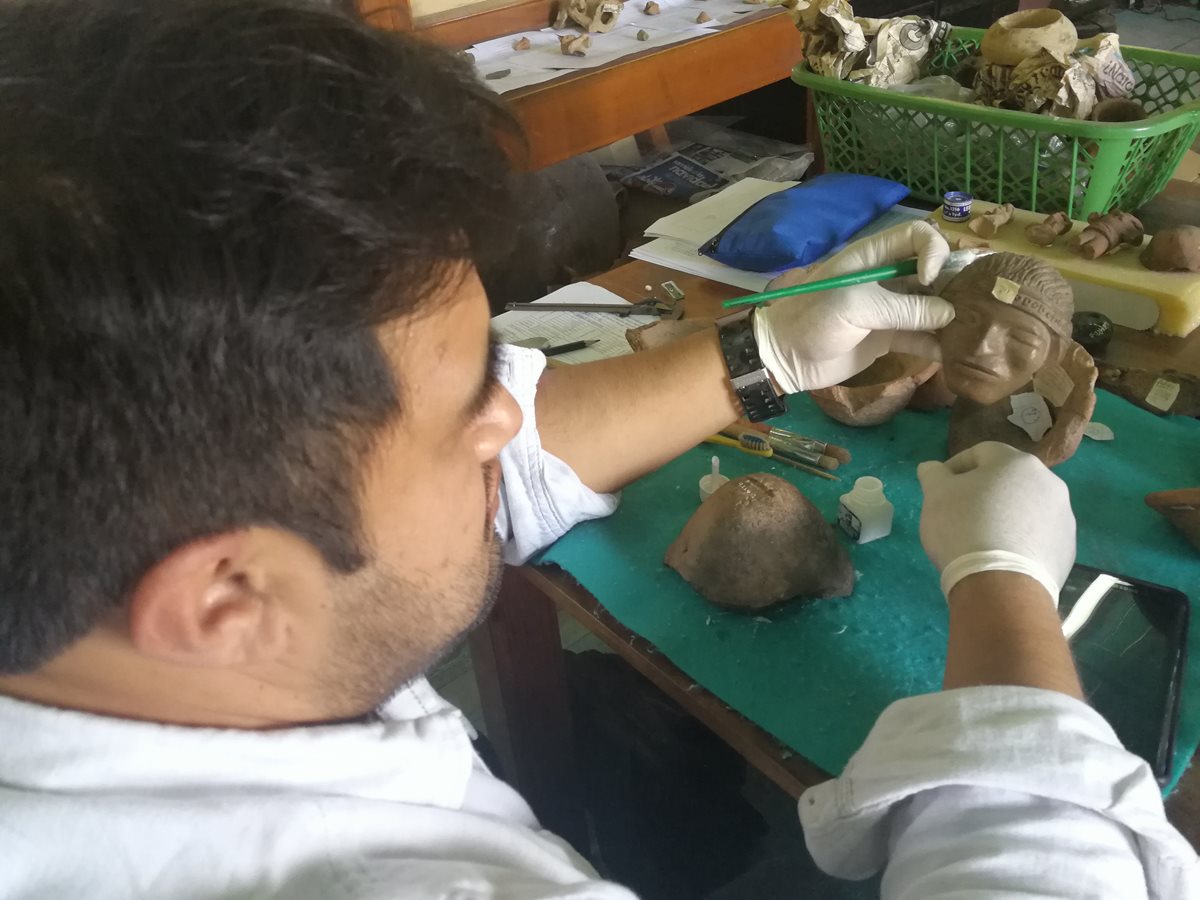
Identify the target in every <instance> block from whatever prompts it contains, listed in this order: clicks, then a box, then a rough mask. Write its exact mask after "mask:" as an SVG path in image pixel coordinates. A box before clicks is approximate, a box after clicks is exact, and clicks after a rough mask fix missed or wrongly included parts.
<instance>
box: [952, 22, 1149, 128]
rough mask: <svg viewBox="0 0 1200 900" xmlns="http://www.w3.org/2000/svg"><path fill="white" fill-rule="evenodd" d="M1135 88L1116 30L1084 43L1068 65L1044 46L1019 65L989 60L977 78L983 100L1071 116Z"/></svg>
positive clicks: (1079, 115) (1083, 115) (1082, 115)
mask: <svg viewBox="0 0 1200 900" xmlns="http://www.w3.org/2000/svg"><path fill="white" fill-rule="evenodd" d="M1133 87H1134V76H1133V70H1132V69H1131V68H1130V67H1129V64H1128V63H1127V62H1125V59H1124V57H1122V56H1121V48H1120V43H1119V39H1118V38H1117V36H1116V35H1115V34H1101V35H1097V36H1096V37H1095V38H1092V39H1091V40H1089V41H1086V42H1083V43H1081V44H1080V46H1079V47H1078V48H1077V49H1076V51H1075V52H1074V53H1073V54H1072V55H1071V58H1070V60H1069V61H1068V63H1067V64H1066V65H1064V64H1063V63H1062V62H1060V61H1059V60H1057V59H1055V58H1054V57H1053V56H1051V55H1050V54H1049V53H1047V52H1045V51H1043V52H1041V53H1039V54H1038V55H1037V56H1031V57H1030V58H1029V59H1026V60H1022V61H1021V62H1020V63H1018V64H1017V65H1015V66H999V65H995V64H990V63H985V64H984V65H982V66H980V68H979V72H978V74H977V75H976V77H975V90H976V91H977V92H978V94H979V102H980V103H983V104H985V105H987V106H999V107H1004V108H1007V109H1020V110H1024V111H1025V112H1031V113H1043V114H1045V115H1050V116H1059V117H1062V118H1068V119H1086V118H1087V117H1088V116H1090V115H1091V114H1092V110H1093V109H1094V108H1095V106H1096V103H1098V102H1099V101H1100V100H1105V99H1108V98H1111V97H1128V96H1129V95H1130V94H1131V93H1133Z"/></svg>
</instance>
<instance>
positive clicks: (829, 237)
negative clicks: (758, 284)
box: [700, 172, 908, 272]
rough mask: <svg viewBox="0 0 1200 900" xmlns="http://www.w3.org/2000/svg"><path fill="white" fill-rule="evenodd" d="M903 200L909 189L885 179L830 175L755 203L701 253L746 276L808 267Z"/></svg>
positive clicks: (869, 176) (722, 230) (710, 240)
mask: <svg viewBox="0 0 1200 900" xmlns="http://www.w3.org/2000/svg"><path fill="white" fill-rule="evenodd" d="M907 196H908V188H906V187H905V186H904V185H902V184H898V183H897V182H895V181H888V180H887V179H886V178H876V177H875V176H873V175H853V174H850V173H846V172H829V173H826V174H824V175H818V176H817V177H816V178H813V179H811V180H809V181H806V182H804V184H798V185H796V186H795V187H792V188H788V189H787V190H786V191H779V192H778V193H774V194H771V195H770V196H768V197H764V198H763V199H761V200H759V201H758V202H757V203H755V204H754V205H753V206H751V207H750V208H749V209H747V210H746V211H745V212H744V213H742V214H741V215H740V216H738V217H737V218H736V219H734V220H733V221H732V222H730V223H729V224H728V225H726V226H725V227H724V228H723V229H721V231H720V232H718V233H717V234H716V235H715V236H714V237H712V238H710V239H709V240H708V241H707V242H705V243H704V244H702V245H701V247H700V252H701V253H702V254H703V255H704V256H707V257H709V258H711V259H715V260H716V261H717V262H722V263H725V265H727V266H733V267H734V268H735V269H745V270H747V271H749V272H779V271H781V270H783V269H790V268H793V267H795V266H806V265H808V264H809V263H810V262H814V261H815V260H818V259H820V258H821V257H822V256H824V255H825V254H826V253H828V252H829V251H830V250H832V249H833V248H835V247H837V246H840V245H841V244H844V243H845V242H846V241H847V240H849V239H850V237H851V236H852V235H853V234H854V233H855V232H857V231H860V230H861V229H863V228H865V227H866V226H867V225H869V224H870V223H871V222H873V221H874V220H875V219H877V218H879V217H880V216H881V215H883V214H884V213H885V212H887V210H889V209H891V208H892V207H893V206H895V205H896V204H897V203H899V202H900V201H901V200H903V199H904V198H905V197H907Z"/></svg>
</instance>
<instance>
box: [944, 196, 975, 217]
mask: <svg viewBox="0 0 1200 900" xmlns="http://www.w3.org/2000/svg"><path fill="white" fill-rule="evenodd" d="M974 199H975V198H974V197H972V196H971V195H970V194H967V193H964V192H962V191H948V192H947V193H946V196H945V197H943V198H942V218H943V219H945V220H946V221H947V222H965V221H967V219H969V218H971V201H973V200H974Z"/></svg>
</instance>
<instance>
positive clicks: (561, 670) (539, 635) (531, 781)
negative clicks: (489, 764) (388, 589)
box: [471, 568, 587, 851]
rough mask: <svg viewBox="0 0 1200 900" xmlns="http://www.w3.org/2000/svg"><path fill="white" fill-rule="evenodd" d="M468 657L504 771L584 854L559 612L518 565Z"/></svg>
mask: <svg viewBox="0 0 1200 900" xmlns="http://www.w3.org/2000/svg"><path fill="white" fill-rule="evenodd" d="M471 657H472V661H473V664H474V667H475V679H476V681H477V682H478V684H479V699H480V702H481V704H482V707H483V717H484V721H485V722H486V723H487V729H488V739H489V740H490V741H491V743H492V744H493V746H494V747H495V748H496V753H497V754H498V755H499V757H500V761H501V764H502V765H503V766H504V773H503V774H504V775H505V777H506V778H507V780H508V781H509V783H511V784H512V785H513V786H514V787H515V788H516V789H517V790H518V791H520V792H521V794H522V796H524V798H525V799H526V801H528V803H529V805H530V806H531V807H532V808H533V811H534V813H535V814H536V815H537V817H538V820H539V821H540V822H541V823H542V825H543V826H544V827H546V828H548V829H550V830H551V831H553V832H554V833H555V834H558V835H560V836H561V837H564V838H566V839H567V840H568V841H570V842H571V844H572V845H573V846H574V847H576V848H577V849H579V850H581V851H586V850H587V840H586V839H587V829H586V825H585V821H584V815H583V808H582V806H581V805H580V803H579V800H578V796H579V794H578V789H577V787H576V781H575V777H574V773H573V770H572V763H573V759H574V754H573V752H572V744H571V708H570V693H569V690H568V688H567V679H566V668H565V665H564V659H563V650H562V645H561V643H560V639H559V632H558V614H557V612H556V610H555V607H554V603H553V602H552V601H551V600H550V598H548V597H547V596H546V595H545V594H544V593H542V592H541V591H538V590H537V589H536V588H534V587H533V586H532V585H530V584H529V582H528V581H527V580H526V578H525V577H524V574H523V570H522V569H519V568H516V569H514V568H510V569H508V570H506V571H505V573H504V580H503V582H502V584H501V587H500V595H499V597H498V598H497V600H496V605H495V607H494V608H493V610H492V612H491V615H489V616H488V618H487V619H486V621H485V622H484V623H483V624H482V625H481V626H480V627H479V628H477V629H476V630H475V632H474V633H473V634H472V635H471Z"/></svg>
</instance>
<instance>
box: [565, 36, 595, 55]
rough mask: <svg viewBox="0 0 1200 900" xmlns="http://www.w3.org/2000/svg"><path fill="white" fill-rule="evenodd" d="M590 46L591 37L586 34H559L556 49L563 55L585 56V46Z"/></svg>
mask: <svg viewBox="0 0 1200 900" xmlns="http://www.w3.org/2000/svg"><path fill="white" fill-rule="evenodd" d="M590 46H592V39H591V38H590V37H588V36H587V35H586V34H561V35H559V36H558V49H559V50H561V51H562V55H563V56H587V48H588V47H590Z"/></svg>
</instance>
